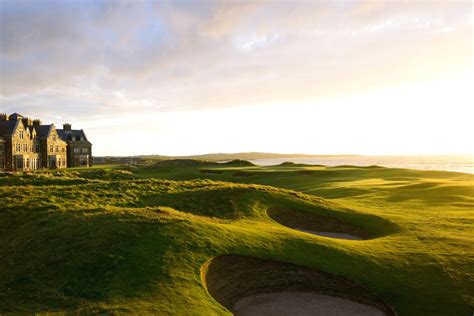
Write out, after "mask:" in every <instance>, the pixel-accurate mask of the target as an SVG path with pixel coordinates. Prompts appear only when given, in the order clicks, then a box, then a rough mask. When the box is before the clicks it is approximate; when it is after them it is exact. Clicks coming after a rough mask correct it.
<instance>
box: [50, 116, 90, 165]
mask: <svg viewBox="0 0 474 316" xmlns="http://www.w3.org/2000/svg"><path fill="white" fill-rule="evenodd" d="M57 132H58V135H59V137H61V139H62V140H64V141H65V142H66V143H67V166H68V167H90V166H92V144H91V143H90V142H89V140H88V139H87V137H86V134H85V133H84V130H82V129H81V130H78V129H76V130H74V129H72V128H71V124H67V123H66V124H64V125H63V129H58V130H57Z"/></svg>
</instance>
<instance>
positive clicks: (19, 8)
mask: <svg viewBox="0 0 474 316" xmlns="http://www.w3.org/2000/svg"><path fill="white" fill-rule="evenodd" d="M470 6H471V4H470V2H469V1H467V2H458V1H457V2H416V3H414V2H411V1H410V2H381V1H377V2H376V1H362V2H352V1H336V2H333V1H328V2H324V1H318V2H299V3H297V4H296V3H291V2H266V1H265V2H263V1H262V2H250V3H239V2H217V1H208V2H204V3H199V4H198V3H195V2H174V1H163V2H162V1H160V2H154V1H151V2H147V1H137V2H130V1H122V2H119V1H113V2H110V1H98V2H96V1H77V2H76V1H71V2H69V1H50V0H47V1H12V0H4V1H0V17H1V19H0V20H1V22H0V24H1V30H0V36H1V37H0V67H1V68H0V94H1V95H2V98H1V104H0V107H1V108H2V109H1V111H18V110H17V109H18V108H19V109H20V110H24V111H26V112H30V113H31V112H35V113H54V112H58V111H59V112H63V113H65V115H66V114H67V115H69V116H71V117H77V118H81V117H82V118H84V117H91V116H96V117H102V116H104V115H114V114H115V115H119V114H122V113H128V112H130V111H135V112H143V113H146V112H156V111H158V112H159V111H175V110H181V109H200V108H213V107H218V108H221V107H235V106H249V105H250V106H251V105H259V104H272V103H283V102H290V103H291V102H298V101H299V100H301V101H304V100H308V99H317V98H319V97H325V96H334V95H339V94H344V93H352V92H357V91H366V90H368V89H374V88H377V87H380V86H382V87H383V86H386V85H397V84H401V83H403V82H409V81H416V80H422V79H424V78H431V77H436V76H442V75H444V74H445V73H446V72H450V71H460V70H462V69H464V68H465V67H466V65H469V63H471V64H472V62H471V61H470V56H471V54H472V47H471V45H470V43H471V38H470V36H472V24H471V23H472V22H471V17H470V12H471V8H470ZM446 30H449V32H447V31H446ZM111 113H112V114H111Z"/></svg>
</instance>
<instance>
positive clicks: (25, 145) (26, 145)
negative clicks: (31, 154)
mask: <svg viewBox="0 0 474 316" xmlns="http://www.w3.org/2000/svg"><path fill="white" fill-rule="evenodd" d="M23 151H24V152H25V153H26V152H28V144H23Z"/></svg>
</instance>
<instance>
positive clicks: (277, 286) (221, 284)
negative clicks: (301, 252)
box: [201, 255, 395, 315]
mask: <svg viewBox="0 0 474 316" xmlns="http://www.w3.org/2000/svg"><path fill="white" fill-rule="evenodd" d="M201 277H202V280H203V283H204V284H205V286H206V288H207V290H208V292H209V293H210V294H211V295H212V296H213V297H214V298H215V299H216V301H218V302H219V303H220V304H222V305H223V306H225V307H226V308H227V309H229V310H230V311H233V312H234V313H235V314H236V315H336V314H331V313H329V311H334V312H338V314H337V315H358V314H357V313H359V311H360V314H359V315H395V313H394V312H393V311H392V309H391V308H390V307H389V306H388V305H386V304H385V303H384V302H383V301H382V300H381V299H379V298H378V297H377V296H375V295H374V294H373V293H371V292H370V291H368V290H367V289H365V288H364V287H362V286H360V285H358V284H357V283H355V282H353V281H350V280H348V279H345V278H343V277H339V276H336V275H333V274H330V273H326V272H322V271H318V270H315V269H310V268H307V267H303V266H298V265H294V264H290V263H286V262H280V261H274V260H266V259H259V258H254V257H245V256H236V255H224V256H219V257H216V258H213V259H211V260H210V261H208V262H207V263H206V264H204V266H203V267H202V269H201ZM346 311H347V312H346Z"/></svg>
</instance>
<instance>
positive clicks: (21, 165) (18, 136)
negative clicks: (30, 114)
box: [0, 113, 92, 171]
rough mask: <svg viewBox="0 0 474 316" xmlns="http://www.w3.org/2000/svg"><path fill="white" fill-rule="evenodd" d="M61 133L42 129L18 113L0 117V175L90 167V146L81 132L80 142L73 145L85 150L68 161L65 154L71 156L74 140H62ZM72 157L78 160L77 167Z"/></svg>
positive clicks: (49, 126)
mask: <svg viewBox="0 0 474 316" xmlns="http://www.w3.org/2000/svg"><path fill="white" fill-rule="evenodd" d="M69 126H70V125H69ZM61 131H62V130H56V127H55V126H54V124H49V125H42V124H41V121H40V120H31V119H29V118H25V117H23V116H21V115H20V114H18V113H14V114H12V115H6V114H0V171H25V170H36V169H43V168H46V169H60V168H66V167H76V166H82V167H89V166H91V163H92V157H91V156H90V155H91V149H92V144H91V143H90V142H89V141H88V140H87V138H85V134H84V132H83V131H82V130H81V132H82V135H83V139H84V140H81V139H82V138H81V137H79V141H77V144H78V145H79V147H81V148H85V149H84V152H82V151H81V155H72V156H71V157H69V156H68V155H69V152H72V153H74V152H75V151H77V149H75V148H76V147H78V146H76V141H75V140H74V141H72V140H71V141H67V140H65V139H64V138H63V137H62V136H61V135H62V133H61ZM86 151H87V153H86ZM76 157H77V158H79V160H78V163H77V164H76V163H75V161H76V160H75V159H76ZM71 159H72V160H71ZM70 160H71V161H72V163H70Z"/></svg>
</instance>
